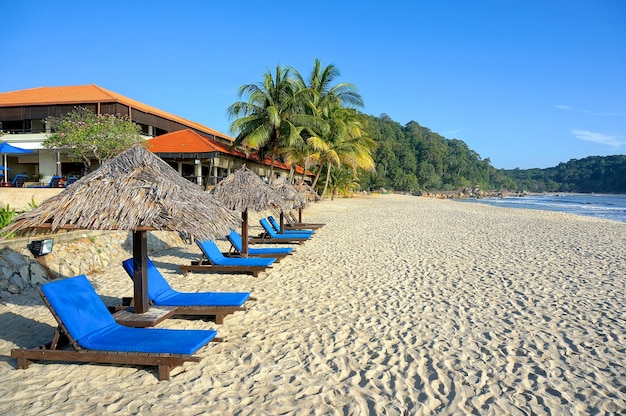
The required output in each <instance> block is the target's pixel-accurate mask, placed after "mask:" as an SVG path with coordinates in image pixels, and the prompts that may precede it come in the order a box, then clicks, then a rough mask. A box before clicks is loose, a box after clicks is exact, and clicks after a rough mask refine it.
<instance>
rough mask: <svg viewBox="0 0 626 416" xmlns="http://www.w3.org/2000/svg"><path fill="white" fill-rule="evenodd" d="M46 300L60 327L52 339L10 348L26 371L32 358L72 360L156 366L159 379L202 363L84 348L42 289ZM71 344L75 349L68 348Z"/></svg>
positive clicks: (182, 357) (190, 357)
mask: <svg viewBox="0 0 626 416" xmlns="http://www.w3.org/2000/svg"><path fill="white" fill-rule="evenodd" d="M39 293H40V294H41V297H42V298H43V301H44V303H45V304H46V306H47V307H48V309H50V312H51V313H52V315H53V316H54V319H56V321H57V323H58V324H59V326H58V327H57V329H56V331H55V332H54V335H53V336H52V341H51V342H50V343H48V344H45V345H42V346H40V347H38V348H33V349H14V350H11V357H13V358H17V368H19V369H22V370H25V369H27V368H28V367H29V366H30V365H31V364H32V363H33V361H44V360H45V361H69V362H80V363H103V364H129V365H145V366H156V367H157V368H158V377H159V380H169V379H170V371H171V370H172V368H174V367H178V366H181V365H183V364H184V363H185V362H187V361H192V362H199V361H200V360H201V358H200V357H197V356H195V355H185V354H157V353H154V354H152V353H132V352H111V351H98V350H89V349H84V348H81V347H80V346H79V345H78V342H76V340H74V339H72V337H71V336H70V335H69V333H68V331H67V329H66V328H65V325H63V322H62V321H61V319H60V318H59V316H58V315H57V314H56V313H55V312H54V309H52V307H51V306H50V304H49V303H48V300H47V299H46V297H45V295H44V294H43V293H42V292H41V290H40V291H39ZM223 341H224V340H223V338H217V337H216V338H213V340H212V341H211V342H223ZM68 347H72V348H73V349H74V350H73V351H72V350H69V349H65V348H68Z"/></svg>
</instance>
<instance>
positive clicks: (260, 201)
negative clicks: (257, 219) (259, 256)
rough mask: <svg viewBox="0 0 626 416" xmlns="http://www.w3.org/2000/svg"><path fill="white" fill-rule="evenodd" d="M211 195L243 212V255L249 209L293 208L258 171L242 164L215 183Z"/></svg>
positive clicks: (229, 206)
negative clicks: (255, 171)
mask: <svg viewBox="0 0 626 416" xmlns="http://www.w3.org/2000/svg"><path fill="white" fill-rule="evenodd" d="M211 195H213V196H215V197H216V198H217V199H219V200H220V201H222V202H223V203H224V205H226V206H227V207H228V208H229V209H232V210H234V211H239V212H241V218H242V220H243V223H242V226H241V237H242V243H243V244H242V245H243V247H242V248H243V250H242V255H244V256H247V254H248V211H255V212H260V211H265V210H268V209H270V208H274V207H277V208H278V209H280V210H285V209H291V207H292V205H291V203H289V202H287V201H285V199H284V198H283V197H281V196H280V195H279V194H278V192H276V191H275V190H273V189H272V188H271V187H270V186H269V185H268V184H266V183H265V182H264V181H263V179H261V178H260V177H259V175H257V174H256V173H254V172H252V171H251V170H250V169H248V168H247V167H246V166H242V167H241V168H240V169H237V170H236V171H235V172H233V173H231V174H230V175H228V177H227V178H225V179H224V180H222V181H221V182H220V183H218V184H217V185H215V188H213V190H212V191H211Z"/></svg>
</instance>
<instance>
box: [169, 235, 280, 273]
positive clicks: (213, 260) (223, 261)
mask: <svg viewBox="0 0 626 416" xmlns="http://www.w3.org/2000/svg"><path fill="white" fill-rule="evenodd" d="M196 244H197V245H198V247H200V250H202V254H203V257H202V258H201V259H200V260H197V261H194V262H192V263H191V265H190V266H185V265H181V266H179V267H180V270H181V271H182V272H183V275H184V276H186V275H187V273H188V272H226V273H251V274H252V275H253V276H254V277H257V276H258V275H259V273H261V272H262V271H264V270H265V269H268V268H271V266H272V264H273V263H274V262H275V261H276V258H270V257H265V258H251V257H225V256H224V254H222V252H221V251H220V249H219V247H217V244H215V242H214V241H212V240H204V241H198V240H196Z"/></svg>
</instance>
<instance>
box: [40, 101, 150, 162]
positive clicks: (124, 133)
mask: <svg viewBox="0 0 626 416" xmlns="http://www.w3.org/2000/svg"><path fill="white" fill-rule="evenodd" d="M47 122H48V123H50V125H51V127H52V131H53V132H54V133H52V134H51V135H50V136H49V137H48V138H47V139H46V140H44V142H43V146H44V147H45V148H47V149H65V150H66V151H67V152H68V155H69V157H70V159H71V160H73V161H75V162H82V163H83V164H84V165H85V168H86V169H88V168H89V166H91V161H92V160H93V159H94V158H95V159H97V160H98V163H99V164H102V163H103V162H105V161H107V160H109V159H111V158H113V157H115V156H117V155H118V154H120V153H122V152H123V151H125V150H127V149H129V148H131V147H132V146H133V145H135V144H137V143H141V142H142V141H143V138H142V136H141V127H140V126H138V125H137V124H135V123H133V122H132V121H130V119H129V118H128V117H121V116H116V115H112V114H98V115H96V114H94V113H93V112H92V111H90V110H88V109H85V108H82V107H79V108H76V109H75V110H73V111H72V112H71V113H69V114H67V115H66V116H63V117H48V118H47Z"/></svg>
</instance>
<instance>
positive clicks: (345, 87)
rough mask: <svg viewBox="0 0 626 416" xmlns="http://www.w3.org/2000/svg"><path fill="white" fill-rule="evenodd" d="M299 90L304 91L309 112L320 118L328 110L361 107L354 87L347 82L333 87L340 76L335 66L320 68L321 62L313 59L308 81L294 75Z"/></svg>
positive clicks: (359, 98) (358, 95)
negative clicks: (338, 107)
mask: <svg viewBox="0 0 626 416" xmlns="http://www.w3.org/2000/svg"><path fill="white" fill-rule="evenodd" d="M294 75H295V77H296V80H297V82H298V84H299V86H300V89H301V90H306V91H307V94H306V99H307V101H308V107H309V110H311V111H312V112H313V113H314V114H316V115H318V116H320V115H323V114H325V113H326V111H327V110H328V109H330V108H334V107H336V106H338V105H339V106H345V107H363V99H362V98H361V95H360V94H359V92H358V90H357V88H356V86H354V85H353V84H350V83H347V82H340V83H338V84H335V85H333V82H334V81H335V79H336V78H337V77H338V76H339V75H340V73H339V69H338V68H337V67H336V66H335V65H332V64H331V65H328V66H326V67H324V68H322V62H321V61H320V60H319V59H317V58H316V59H315V61H314V63H313V70H312V71H311V75H310V76H309V79H308V81H305V80H304V79H303V78H302V76H300V74H299V73H297V72H296V73H295V74H294Z"/></svg>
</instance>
